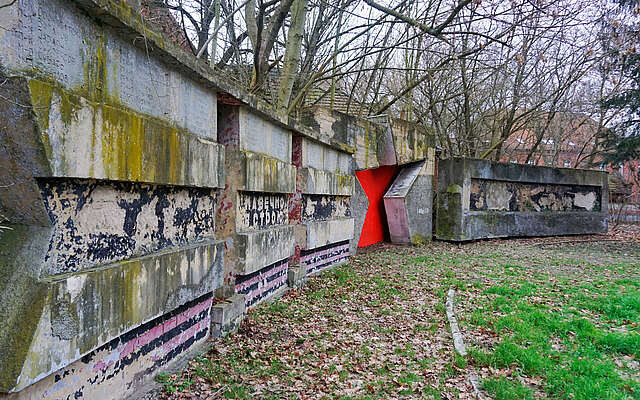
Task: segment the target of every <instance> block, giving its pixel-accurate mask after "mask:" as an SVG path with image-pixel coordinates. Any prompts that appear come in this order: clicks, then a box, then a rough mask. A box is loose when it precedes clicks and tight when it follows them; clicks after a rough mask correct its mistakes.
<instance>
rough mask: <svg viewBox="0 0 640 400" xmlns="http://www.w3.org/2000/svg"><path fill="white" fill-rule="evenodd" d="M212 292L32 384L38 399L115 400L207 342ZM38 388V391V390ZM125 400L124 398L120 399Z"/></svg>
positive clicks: (125, 334) (141, 326)
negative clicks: (192, 349)
mask: <svg viewBox="0 0 640 400" xmlns="http://www.w3.org/2000/svg"><path fill="white" fill-rule="evenodd" d="M212 301H213V295H212V293H208V294H206V295H204V296H201V297H199V298H197V299H195V300H192V301H190V302H188V303H186V304H184V305H182V306H180V307H179V308H177V309H175V310H173V311H172V312H170V313H167V314H165V315H162V316H159V317H157V318H155V319H153V320H151V321H149V322H147V323H145V324H143V325H140V326H139V327H137V328H135V329H133V330H131V331H129V332H127V333H124V334H123V335H121V336H120V337H117V338H115V339H113V340H111V341H110V342H108V343H106V344H104V345H102V346H101V347H99V348H98V349H96V350H94V351H92V352H91V353H89V354H87V355H85V356H84V357H82V358H81V359H80V360H78V361H76V362H74V363H72V364H71V365H69V366H66V367H64V368H62V369H61V370H59V371H57V372H56V373H54V374H52V375H50V376H49V377H47V378H45V379H43V380H42V381H41V382H39V383H37V384H36V390H32V392H33V393H40V392H41V396H39V397H41V398H52V399H53V398H56V399H78V398H92V399H101V398H113V393H117V394H119V395H124V394H126V392H125V391H126V390H128V388H132V387H133V386H134V383H135V382H134V381H135V380H136V379H140V378H141V377H143V376H148V375H150V374H152V373H153V372H154V371H156V370H157V369H158V368H161V367H164V366H166V365H167V363H169V362H170V361H171V360H174V359H175V358H176V357H178V356H180V355H181V354H184V353H185V352H186V351H188V350H189V349H191V348H192V347H193V346H194V345H195V344H198V343H201V342H203V341H204V340H206V338H207V337H208V334H209V326H210V325H211V311H210V310H211V304H212ZM39 388H41V390H38V389H39ZM123 397H127V396H123Z"/></svg>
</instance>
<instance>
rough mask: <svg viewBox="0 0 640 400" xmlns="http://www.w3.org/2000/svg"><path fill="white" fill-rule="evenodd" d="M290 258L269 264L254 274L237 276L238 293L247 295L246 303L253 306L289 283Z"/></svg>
mask: <svg viewBox="0 0 640 400" xmlns="http://www.w3.org/2000/svg"><path fill="white" fill-rule="evenodd" d="M288 270H289V260H288V259H284V260H281V261H278V262H276V263H273V264H271V265H267V266H266V267H264V268H262V269H261V270H259V271H256V272H254V273H252V274H248V275H241V276H237V277H236V293H240V294H244V295H245V305H246V306H247V307H251V306H254V305H256V304H257V303H258V302H260V301H261V300H264V299H265V298H267V297H268V296H270V295H272V294H273V293H275V292H276V291H277V290H278V289H280V288H282V287H283V286H285V285H286V284H287V271H288Z"/></svg>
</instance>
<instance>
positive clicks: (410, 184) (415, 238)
mask: <svg viewBox="0 0 640 400" xmlns="http://www.w3.org/2000/svg"><path fill="white" fill-rule="evenodd" d="M425 164H427V161H418V162H416V163H411V164H407V165H406V166H404V167H403V168H402V169H401V170H400V172H399V173H398V175H397V176H396V178H395V180H394V181H393V182H392V184H391V186H390V187H389V189H388V190H387V192H386V193H385V195H384V208H385V212H386V214H387V222H388V224H389V234H390V236H391V242H393V243H414V244H418V243H422V242H425V241H429V240H431V236H432V233H431V214H432V212H431V209H432V202H433V201H432V200H433V191H432V188H431V186H432V182H433V177H432V176H429V175H423V174H422V171H424V169H425Z"/></svg>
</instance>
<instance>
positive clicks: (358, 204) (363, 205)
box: [349, 179, 369, 254]
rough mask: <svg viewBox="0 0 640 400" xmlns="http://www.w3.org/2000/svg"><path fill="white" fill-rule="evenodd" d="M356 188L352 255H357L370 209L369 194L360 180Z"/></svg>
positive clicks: (353, 198)
mask: <svg viewBox="0 0 640 400" xmlns="http://www.w3.org/2000/svg"><path fill="white" fill-rule="evenodd" d="M354 186H355V190H354V193H353V196H351V215H353V220H354V223H353V225H354V228H353V230H354V232H353V240H352V241H351V245H350V249H349V251H350V253H351V254H356V251H357V249H358V242H359V241H360V234H361V233H362V227H363V226H364V219H365V217H366V215H367V210H368V209H369V199H368V198H367V194H366V193H365V191H364V189H363V188H362V185H361V184H360V181H359V180H358V179H356V180H355V184H354Z"/></svg>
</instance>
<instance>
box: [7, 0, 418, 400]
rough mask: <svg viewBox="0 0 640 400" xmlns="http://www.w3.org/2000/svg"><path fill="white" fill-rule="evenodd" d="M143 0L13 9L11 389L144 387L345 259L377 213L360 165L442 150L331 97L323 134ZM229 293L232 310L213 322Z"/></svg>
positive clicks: (120, 391) (52, 392) (114, 392)
mask: <svg viewBox="0 0 640 400" xmlns="http://www.w3.org/2000/svg"><path fill="white" fill-rule="evenodd" d="M132 3H135V2H130V1H125V0H18V1H17V2H16V3H15V4H13V5H12V6H10V7H3V8H1V9H0V27H1V28H0V143H2V146H0V159H1V160H2V161H1V168H0V214H1V215H2V218H5V217H6V219H7V222H4V221H2V222H3V224H5V225H6V224H8V225H9V226H10V227H11V228H12V230H10V231H5V232H3V233H1V237H0V321H1V322H0V393H7V392H11V393H12V395H11V396H12V397H16V398H36V397H37V398H67V397H75V396H84V397H87V398H104V399H107V398H121V397H125V396H128V395H130V394H131V393H133V391H135V389H136V388H137V387H138V386H139V384H140V383H141V382H143V381H144V380H148V379H149V378H150V376H151V374H152V373H153V372H154V371H157V370H158V369H162V368H165V367H166V366H167V365H168V364H170V363H171V362H172V361H174V360H175V359H176V358H177V357H180V356H183V355H186V354H188V353H189V351H190V350H191V349H193V348H194V346H197V345H198V344H201V343H204V341H205V340H206V338H207V337H208V336H209V335H210V330H211V329H210V324H213V325H214V331H215V332H216V333H221V332H226V331H228V329H231V328H230V327H229V326H227V325H229V324H230V325H233V326H237V322H238V318H240V317H241V315H242V314H243V312H244V307H247V306H248V307H253V306H255V305H256V304H258V302H260V301H263V300H265V299H267V298H269V297H272V296H276V295H278V294H279V293H282V292H283V291H284V290H286V288H287V279H288V277H291V276H292V277H294V278H295V277H296V276H298V277H299V278H300V279H298V280H297V281H296V279H293V280H292V285H295V284H297V283H296V282H298V281H300V280H301V279H302V280H304V277H305V276H306V275H308V274H313V273H316V272H319V271H322V270H324V269H326V268H328V267H331V266H333V265H337V264H340V263H343V262H345V261H346V260H348V257H349V255H350V254H352V251H351V250H350V248H353V237H354V224H356V221H358V224H360V225H361V224H362V223H361V222H360V221H361V220H363V219H364V213H366V207H365V208H362V207H360V206H358V207H357V208H354V207H353V202H352V196H353V193H354V187H355V186H356V182H355V178H354V171H355V170H358V169H366V168H375V167H377V166H380V165H394V164H396V163H398V162H410V161H415V160H418V159H424V158H425V157H428V154H429V149H428V145H427V144H426V143H427V141H425V140H424V138H422V137H421V136H420V135H421V134H422V133H420V132H418V131H417V130H416V128H415V126H412V125H406V126H405V125H402V123H401V124H400V125H398V126H400V128H394V126H396V125H397V124H395V123H393V121H391V122H389V121H386V122H384V123H377V122H375V121H368V120H365V119H359V118H354V117H349V116H346V115H344V114H339V113H334V112H326V110H325V111H324V114H322V112H321V113H320V114H318V115H324V117H323V118H325V119H324V120H322V121H320V123H317V124H315V125H314V126H313V127H312V128H308V127H305V126H303V125H301V124H300V123H299V122H298V121H296V120H294V119H292V118H289V117H287V116H284V115H283V114H281V113H277V112H275V110H273V108H272V106H271V105H269V104H267V103H265V102H263V101H261V100H260V99H258V98H256V97H254V96H252V95H250V94H247V93H246V92H244V91H243V90H241V89H238V88H236V87H233V86H232V85H230V84H229V83H228V82H225V81H224V80H223V79H220V78H219V77H218V76H216V74H215V72H214V71H212V70H211V69H210V68H209V66H208V65H207V63H206V62H202V61H198V60H196V59H195V58H194V57H192V56H191V55H189V54H186V53H184V51H183V50H182V49H181V48H179V47H178V46H176V45H174V44H173V43H172V42H171V41H170V40H165V39H164V38H163V37H162V36H161V35H159V34H158V33H157V32H156V31H155V30H154V28H153V27H152V26H151V25H150V24H148V21H144V19H143V18H141V17H140V15H139V14H137V13H136V11H135V10H133V9H131V7H130V4H132ZM394 124H395V125H394ZM398 129H399V130H398ZM394 135H396V136H397V137H395V136H394ZM356 146H357V147H358V152H357V154H356V155H355V158H354V156H353V153H354V152H355V151H356ZM425 146H427V147H425ZM425 154H426V156H425ZM398 160H402V161H398ZM360 192H362V191H361V190H360ZM360 192H358V193H360ZM365 203H366V196H365V199H364V201H362V199H359V200H358V201H357V202H356V204H357V205H359V204H365ZM356 209H357V212H355V211H354V210H356ZM361 211H362V213H361ZM358 234H359V232H358ZM356 237H357V236H356ZM356 242H357V239H356ZM291 272H293V273H291ZM214 297H218V298H232V299H233V302H232V303H229V304H233V307H229V310H228V311H229V312H228V313H227V314H225V313H222V314H224V315H222V314H221V313H220V312H218V311H219V310H218V309H217V308H216V309H215V310H216V312H215V313H214V314H215V315H214V316H213V319H212V314H211V311H210V310H211V304H212V302H213V298H214ZM241 303H244V307H242V306H241V305H239V304H241ZM225 304H226V303H225ZM234 310H235V311H234ZM229 313H230V314H229ZM221 315H222V316H221ZM238 315H240V316H238ZM225 321H226V322H225ZM225 324H226V325H225ZM2 396H3V395H2Z"/></svg>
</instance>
